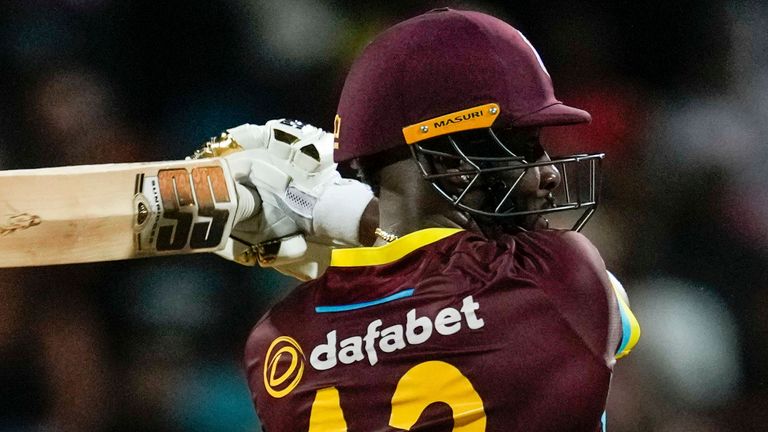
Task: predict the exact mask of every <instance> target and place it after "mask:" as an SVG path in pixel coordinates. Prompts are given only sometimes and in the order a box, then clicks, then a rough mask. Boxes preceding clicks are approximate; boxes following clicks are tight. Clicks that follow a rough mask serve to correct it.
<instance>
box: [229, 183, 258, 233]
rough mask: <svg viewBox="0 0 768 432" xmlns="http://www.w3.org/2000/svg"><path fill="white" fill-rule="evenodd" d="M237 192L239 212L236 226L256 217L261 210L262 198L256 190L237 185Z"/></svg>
mask: <svg viewBox="0 0 768 432" xmlns="http://www.w3.org/2000/svg"><path fill="white" fill-rule="evenodd" d="M235 189H236V190H237V211H236V213H235V225H237V224H238V223H240V222H242V221H244V220H246V219H248V218H250V217H252V216H254V215H256V214H257V213H258V212H259V211H260V210H261V196H259V193H258V192H257V191H256V189H251V188H249V187H247V186H243V185H241V184H240V183H235Z"/></svg>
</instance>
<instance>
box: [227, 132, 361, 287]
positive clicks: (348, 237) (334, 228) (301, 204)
mask: <svg viewBox="0 0 768 432" xmlns="http://www.w3.org/2000/svg"><path fill="white" fill-rule="evenodd" d="M228 134H229V135H228V138H229V139H231V142H230V143H229V144H228V146H229V148H234V149H237V150H239V151H228V152H225V154H224V159H225V160H227V162H228V163H229V165H230V169H231V171H232V175H233V177H234V178H235V180H236V181H237V182H238V186H237V192H238V195H240V196H242V197H244V198H246V199H245V200H244V201H245V202H254V203H255V205H252V206H250V207H251V208H252V209H253V210H250V211H248V212H245V211H244V212H240V208H239V209H238V213H239V214H238V216H239V219H238V220H239V222H238V223H236V225H235V227H234V228H233V230H232V234H231V236H230V239H229V242H228V244H227V247H226V248H225V249H223V250H222V251H219V252H217V253H218V254H219V255H220V256H223V257H225V258H227V259H230V260H233V261H236V262H239V263H241V264H245V265H255V263H257V262H258V263H259V264H260V265H261V266H262V267H273V268H275V269H277V270H278V271H281V272H283V273H285V274H288V275H290V276H292V277H295V278H297V279H301V280H307V279H312V278H316V277H318V276H319V275H320V274H322V272H323V271H324V270H325V268H327V266H328V263H329V261H330V250H331V249H332V248H333V247H335V246H357V245H359V243H360V242H359V238H358V232H359V225H360V219H361V217H362V213H363V211H364V210H365V207H366V206H367V205H368V203H369V202H370V200H371V199H372V198H373V193H372V192H371V190H370V188H369V187H368V186H367V185H364V184H362V183H360V182H357V181H354V180H349V179H342V178H341V176H340V175H339V174H338V172H337V171H336V164H335V163H334V162H333V135H332V134H330V133H327V132H324V131H323V130H321V129H318V128H316V127H314V126H311V125H305V124H303V123H301V122H297V121H291V120H271V121H269V122H267V123H266V124H265V125H263V126H257V125H250V124H244V125H241V126H238V127H235V128H232V129H229V130H228ZM305 239H306V240H305Z"/></svg>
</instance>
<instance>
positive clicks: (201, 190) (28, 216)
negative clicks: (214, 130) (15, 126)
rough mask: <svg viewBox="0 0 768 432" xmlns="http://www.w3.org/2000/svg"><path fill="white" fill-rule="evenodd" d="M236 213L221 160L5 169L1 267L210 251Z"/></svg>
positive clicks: (0, 197)
mask: <svg viewBox="0 0 768 432" xmlns="http://www.w3.org/2000/svg"><path fill="white" fill-rule="evenodd" d="M236 209H237V194H236V192H235V185H234V181H233V180H232V178H231V175H230V172H229V167H228V165H227V163H226V162H225V161H224V160H222V159H218V158H212V159H202V160H194V161H191V160H188V161H166V162H144V163H131V164H106V165H84V166H69V167H57V168H41V169H32V170H11V171H0V267H24V266H42V265H52V264H71V263H83V262H94V261H113V260H122V259H128V258H137V257H145V256H156V255H173V254H188V253H196V252H211V251H215V250H218V249H220V248H222V247H224V245H225V243H226V240H227V237H228V236H229V233H230V230H231V227H232V225H233V222H234V218H235V210H236Z"/></svg>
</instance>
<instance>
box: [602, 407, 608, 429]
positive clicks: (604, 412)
mask: <svg viewBox="0 0 768 432" xmlns="http://www.w3.org/2000/svg"><path fill="white" fill-rule="evenodd" d="M606 417H608V415H607V411H603V416H602V417H600V423H602V424H603V432H606V428H607V426H606V425H605V423H606V422H605V420H606Z"/></svg>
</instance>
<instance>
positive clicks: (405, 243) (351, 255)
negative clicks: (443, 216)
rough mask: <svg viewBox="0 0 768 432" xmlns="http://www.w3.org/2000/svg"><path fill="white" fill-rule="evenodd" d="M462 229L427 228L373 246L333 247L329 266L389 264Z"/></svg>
mask: <svg viewBox="0 0 768 432" xmlns="http://www.w3.org/2000/svg"><path fill="white" fill-rule="evenodd" d="M460 231H463V230H462V229H459V228H427V229H423V230H419V231H415V232H412V233H410V234H408V235H405V236H403V237H400V238H399V239H397V240H395V241H393V242H392V243H388V244H385V245H383V246H375V247H357V248H347V249H334V250H332V251H331V267H365V266H376V265H382V264H389V263H392V262H395V261H397V260H399V259H400V258H402V257H404V256H406V255H408V254H409V253H411V252H413V251H415V250H416V249H419V248H421V247H424V246H426V245H428V244H431V243H434V242H436V241H438V240H442V239H444V238H446V237H448V236H451V235H453V234H456V233H457V232H460Z"/></svg>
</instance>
